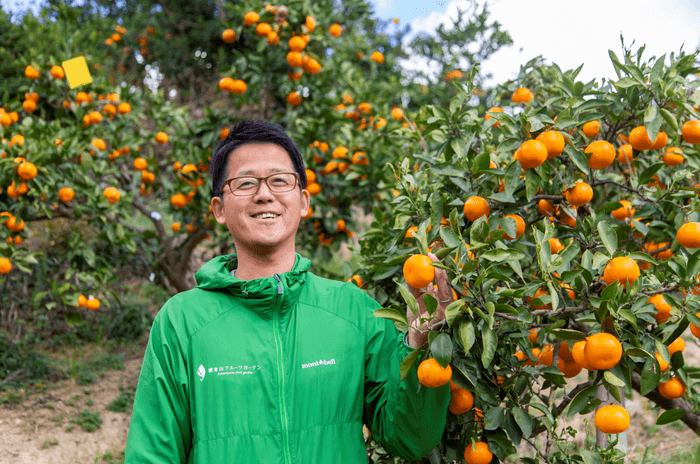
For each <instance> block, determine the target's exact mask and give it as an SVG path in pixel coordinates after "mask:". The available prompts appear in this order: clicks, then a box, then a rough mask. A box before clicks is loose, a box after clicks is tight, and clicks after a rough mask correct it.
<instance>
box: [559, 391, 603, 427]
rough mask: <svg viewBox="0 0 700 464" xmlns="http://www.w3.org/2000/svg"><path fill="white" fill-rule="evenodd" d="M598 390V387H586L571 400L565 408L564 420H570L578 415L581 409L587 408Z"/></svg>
mask: <svg viewBox="0 0 700 464" xmlns="http://www.w3.org/2000/svg"><path fill="white" fill-rule="evenodd" d="M597 390H598V385H591V386H590V387H586V388H584V389H583V390H581V391H580V392H578V394H577V395H576V396H575V397H574V399H573V400H571V403H569V406H568V408H567V413H566V418H567V420H568V419H571V418H572V417H573V416H574V415H575V414H578V413H579V412H580V411H581V410H583V408H585V407H586V406H588V404H589V403H590V402H591V400H593V399H594V398H595V393H596V391H597Z"/></svg>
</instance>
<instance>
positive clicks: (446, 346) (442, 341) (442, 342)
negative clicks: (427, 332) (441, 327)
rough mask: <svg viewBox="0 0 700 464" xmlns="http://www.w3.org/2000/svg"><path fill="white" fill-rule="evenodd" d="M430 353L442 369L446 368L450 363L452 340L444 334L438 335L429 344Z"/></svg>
mask: <svg viewBox="0 0 700 464" xmlns="http://www.w3.org/2000/svg"><path fill="white" fill-rule="evenodd" d="M430 352H431V353H432V355H433V357H434V358H435V360H436V361H437V362H439V363H440V365H441V366H442V367H447V365H448V364H449V363H450V361H452V339H450V337H449V336H448V335H447V334H446V333H439V334H438V335H437V336H436V337H435V338H434V339H433V341H432V342H430Z"/></svg>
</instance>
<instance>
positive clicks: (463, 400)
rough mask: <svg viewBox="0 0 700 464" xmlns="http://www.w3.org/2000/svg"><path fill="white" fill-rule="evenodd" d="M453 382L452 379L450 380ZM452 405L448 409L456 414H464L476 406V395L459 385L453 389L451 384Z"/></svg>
mask: <svg viewBox="0 0 700 464" xmlns="http://www.w3.org/2000/svg"><path fill="white" fill-rule="evenodd" d="M450 382H452V380H450ZM450 392H451V393H450V405H449V406H448V409H449V410H450V412H451V413H452V414H454V415H457V416H458V415H460V414H464V413H465V412H467V411H469V410H470V409H471V408H473V407H474V395H472V394H471V392H468V391H467V390H465V389H463V388H460V387H457V388H456V389H454V390H453V389H452V384H450Z"/></svg>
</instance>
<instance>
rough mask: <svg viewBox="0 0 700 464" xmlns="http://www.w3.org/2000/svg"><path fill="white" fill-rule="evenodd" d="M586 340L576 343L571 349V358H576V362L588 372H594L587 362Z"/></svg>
mask: <svg viewBox="0 0 700 464" xmlns="http://www.w3.org/2000/svg"><path fill="white" fill-rule="evenodd" d="M585 349H586V340H581V341H578V342H576V343H574V347H573V348H572V349H571V357H572V358H574V362H576V364H578V365H579V366H581V367H583V368H584V369H586V370H589V371H593V370H595V369H593V368H592V367H591V366H590V365H589V364H588V361H586V353H585Z"/></svg>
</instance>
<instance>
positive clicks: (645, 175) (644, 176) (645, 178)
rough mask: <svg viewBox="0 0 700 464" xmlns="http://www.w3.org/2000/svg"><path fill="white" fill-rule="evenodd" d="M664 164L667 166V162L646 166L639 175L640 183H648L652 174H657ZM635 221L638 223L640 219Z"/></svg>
mask: <svg viewBox="0 0 700 464" xmlns="http://www.w3.org/2000/svg"><path fill="white" fill-rule="evenodd" d="M664 166H666V164H665V163H656V164H652V165H651V166H649V167H648V168H646V169H645V170H644V171H642V173H641V174H640V175H639V183H640V184H646V183H648V182H649V180H651V176H653V175H654V174H656V172H657V171H658V170H659V169H661V168H662V167H664ZM634 222H635V223H636V222H639V221H634Z"/></svg>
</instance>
